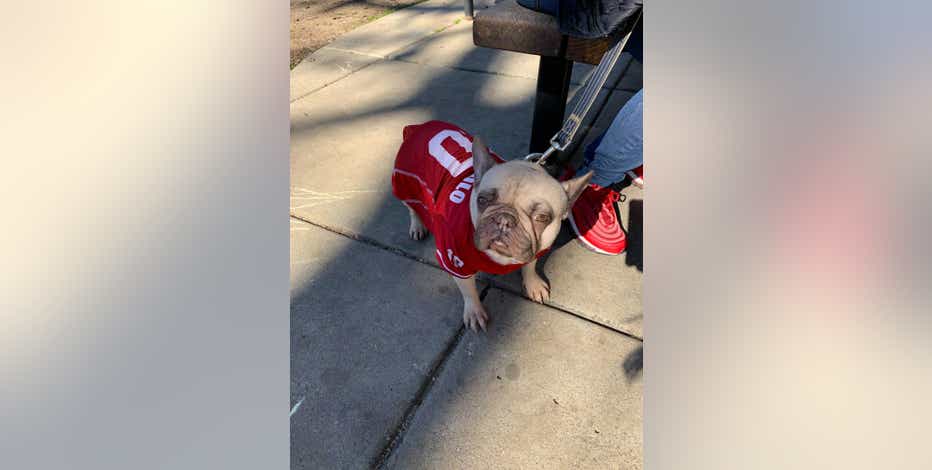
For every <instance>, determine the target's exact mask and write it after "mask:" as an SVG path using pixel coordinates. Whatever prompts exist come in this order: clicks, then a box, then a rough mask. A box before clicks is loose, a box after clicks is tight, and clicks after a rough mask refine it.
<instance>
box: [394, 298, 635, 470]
mask: <svg viewBox="0 0 932 470" xmlns="http://www.w3.org/2000/svg"><path fill="white" fill-rule="evenodd" d="M485 302H486V304H487V308H488V309H489V311H490V313H491V315H492V316H493V323H492V324H491V326H490V330H489V332H488V333H486V334H474V333H471V332H467V333H466V335H465V336H464V337H463V339H462V341H461V343H460V344H459V345H458V346H457V347H456V349H455V351H454V352H453V353H452V355H451V356H450V357H449V359H448V360H447V362H446V364H445V367H444V368H443V370H442V372H441V374H440V377H439V378H438V379H437V380H436V382H435V383H434V385H433V387H432V388H431V389H430V391H429V392H428V394H427V397H426V398H425V400H424V402H423V404H422V405H421V406H420V408H419V409H418V410H417V412H416V414H415V417H414V419H413V420H412V422H411V426H410V428H409V429H408V430H407V433H406V434H405V436H404V438H403V441H402V442H401V444H400V445H399V447H398V448H397V449H396V451H395V452H394V454H393V455H392V456H391V458H390V459H389V460H388V462H387V463H388V465H386V467H387V468H397V469H428V468H470V469H520V468H592V469H603V468H626V469H638V468H641V467H642V441H643V439H642V430H641V429H642V412H641V405H642V384H641V380H640V378H639V376H638V370H639V369H638V365H637V364H634V365H632V363H635V362H638V361H639V360H640V357H641V356H640V355H641V346H642V344H641V343H640V342H639V341H637V340H633V339H631V338H629V337H626V336H624V335H621V334H618V333H616V332H613V331H611V330H607V329H605V328H603V327H600V326H598V325H594V324H592V323H589V322H587V321H585V320H581V319H579V318H575V317H573V316H571V315H567V314H565V313H561V312H557V311H554V310H552V309H550V308H547V307H544V306H541V305H538V304H534V303H532V302H529V301H527V300H524V299H523V298H519V297H517V296H514V295H511V294H508V293H506V292H503V291H500V290H497V289H492V290H491V291H490V293H489V295H488V296H487V297H486V299H485Z"/></svg>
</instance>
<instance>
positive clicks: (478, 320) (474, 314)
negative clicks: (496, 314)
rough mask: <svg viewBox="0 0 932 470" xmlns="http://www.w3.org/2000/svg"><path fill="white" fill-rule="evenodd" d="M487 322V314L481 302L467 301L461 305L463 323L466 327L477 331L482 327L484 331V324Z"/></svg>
mask: <svg viewBox="0 0 932 470" xmlns="http://www.w3.org/2000/svg"><path fill="white" fill-rule="evenodd" d="M488 322H489V314H488V312H486V311H485V308H484V307H483V306H482V304H481V303H478V304H473V303H469V302H467V303H466V304H465V305H463V324H464V325H466V328H469V329H471V330H473V331H479V330H478V328H482V331H485V324H486V323H488Z"/></svg>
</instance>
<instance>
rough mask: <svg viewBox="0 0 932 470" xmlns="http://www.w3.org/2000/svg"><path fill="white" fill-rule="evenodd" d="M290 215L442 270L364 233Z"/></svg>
mask: <svg viewBox="0 0 932 470" xmlns="http://www.w3.org/2000/svg"><path fill="white" fill-rule="evenodd" d="M290 215H291V218H292V219H295V220H300V221H301V222H304V223H306V224H310V225H313V226H315V227H317V228H319V229H323V230H326V231H328V232H332V233H335V234H337V235H342V236H344V237H346V238H350V239H353V240H356V241H358V242H361V243H365V244H366V245H369V246H372V247H374V248H380V249H383V250H385V251H389V252H392V253H394V254H396V255H398V256H403V257H405V258H408V259H410V260H412V261H417V262H418V263H421V264H423V265H426V266H430V267H431V268H434V269H436V270H438V271H443V270H442V269H440V267H439V266H436V265H434V264H431V263H430V262H428V261H427V260H425V259H423V258H421V257H419V256H415V255H412V254H411V253H408V252H407V251H404V250H402V249H400V248H395V247H393V246H390V245H386V244H384V243H382V242H380V241H378V240H375V239H372V238H369V237H367V236H365V235H360V234H358V233H353V232H350V231H348V230H342V229H339V228H336V227H331V226H329V225H325V224H321V223H317V222H314V221H311V220H308V219H305V218H304V217H301V216H297V215H294V214H290ZM444 272H445V271H444Z"/></svg>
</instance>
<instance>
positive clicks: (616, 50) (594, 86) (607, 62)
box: [524, 11, 641, 166]
mask: <svg viewBox="0 0 932 470" xmlns="http://www.w3.org/2000/svg"><path fill="white" fill-rule="evenodd" d="M638 21H641V12H640V11H639V12H638V16H637V18H635V20H634V23H633V25H632V27H631V31H634V28H635V27H636V26H637V23H638ZM629 37H631V33H630V32H629V33H628V34H626V35H625V37H623V38H622V39H621V40H620V41H618V42H617V43H616V44H615V45H614V46H612V48H611V49H609V50H607V51H605V54H603V55H602V60H600V61H599V65H597V66H596V68H595V71H594V72H593V73H592V75H590V76H589V78H588V79H587V80H586V84H585V86H583V89H582V94H581V95H579V96H580V98H579V100H577V101H576V105H575V106H573V111H572V112H571V113H570V115H569V116H567V118H566V120H565V121H564V122H563V127H561V128H560V130H559V131H558V132H557V133H556V134H555V135H554V136H553V137H551V138H550V147H549V148H548V149H547V150H545V151H544V152H543V153H532V154H529V155H528V156H526V157H524V159H525V160H528V161H533V162H537V164H538V165H541V166H543V165H545V164H546V163H547V159H548V158H550V156H551V155H552V154H553V153H554V152H562V151H564V150H566V148H567V147H569V145H570V143H572V142H573V137H575V136H576V131H577V130H579V126H580V124H582V122H583V119H584V118H585V117H586V115H587V114H589V109H590V108H592V104H593V103H595V99H596V97H597V96H599V90H601V89H602V86H603V85H605V81H606V80H608V75H609V73H611V71H612V68H614V67H615V63H616V62H618V57H620V56H621V51H622V49H624V48H625V44H627V43H628V38H629Z"/></svg>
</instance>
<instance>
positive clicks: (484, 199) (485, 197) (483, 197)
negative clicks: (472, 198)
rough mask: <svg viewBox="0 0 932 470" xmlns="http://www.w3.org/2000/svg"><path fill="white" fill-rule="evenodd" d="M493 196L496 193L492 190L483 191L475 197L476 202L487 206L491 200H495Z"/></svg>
mask: <svg viewBox="0 0 932 470" xmlns="http://www.w3.org/2000/svg"><path fill="white" fill-rule="evenodd" d="M495 196H496V194H495V192H494V191H483V192H482V193H480V194H479V197H477V198H476V204H478V205H479V206H481V207H485V206H488V205H489V204H492V202H493V201H495Z"/></svg>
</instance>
